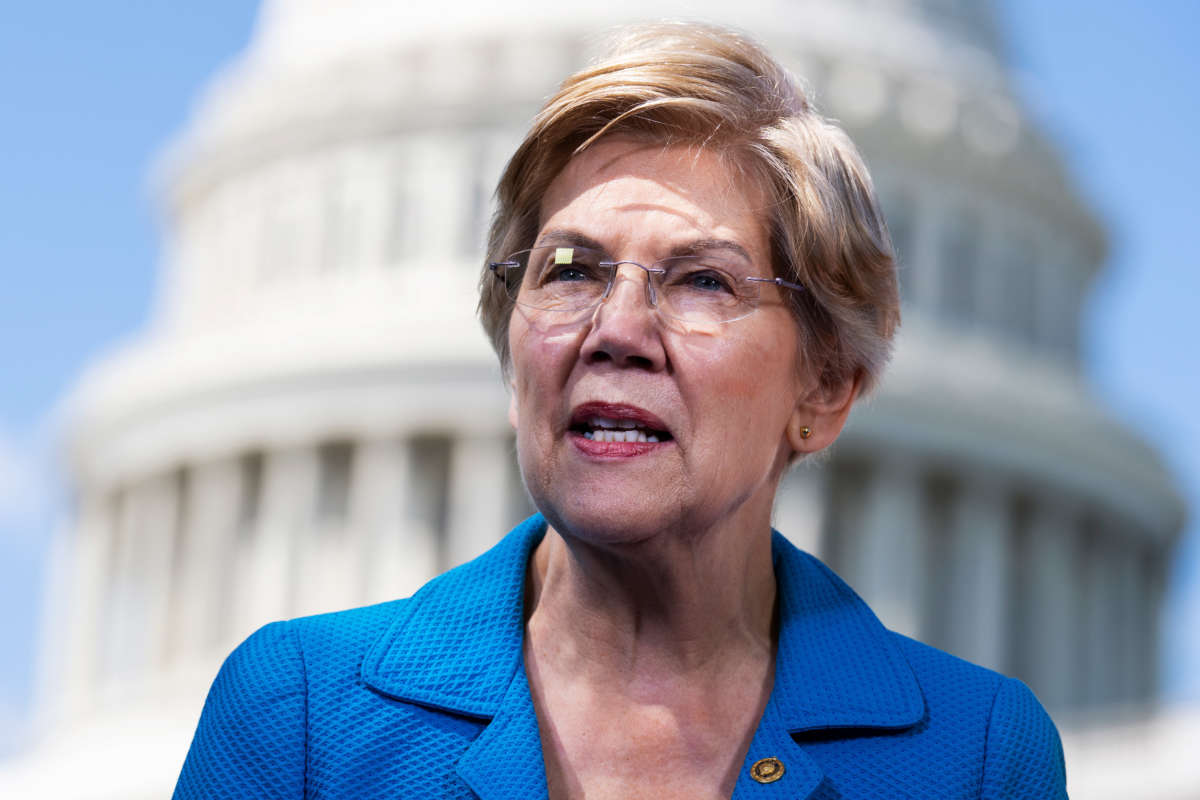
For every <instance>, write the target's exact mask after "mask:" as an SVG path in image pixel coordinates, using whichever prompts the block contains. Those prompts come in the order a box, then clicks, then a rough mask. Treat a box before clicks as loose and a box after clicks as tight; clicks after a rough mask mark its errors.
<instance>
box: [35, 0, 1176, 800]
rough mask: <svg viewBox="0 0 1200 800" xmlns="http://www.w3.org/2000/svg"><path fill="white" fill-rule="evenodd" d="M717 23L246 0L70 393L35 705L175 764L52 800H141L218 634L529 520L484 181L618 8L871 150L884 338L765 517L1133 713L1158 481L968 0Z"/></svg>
mask: <svg viewBox="0 0 1200 800" xmlns="http://www.w3.org/2000/svg"><path fill="white" fill-rule="evenodd" d="M728 9H729V5H728V4H727V3H724V2H722V3H717V2H701V3H695V2H692V3H681V2H666V1H664V0H638V2H636V3H634V2H630V1H629V0H618V1H617V2H608V3H604V4H586V5H579V6H576V5H570V4H563V3H555V2H548V0H513V2H509V3H505V4H495V3H483V2H477V1H476V0H472V1H470V2H458V3H453V4H444V5H443V6H429V5H423V4H408V3H395V2H390V1H389V0H267V2H265V3H264V5H263V7H262V9H261V12H260V17H259V21H258V25H257V29H256V32H255V35H254V37H253V40H252V41H251V43H250V45H249V46H248V48H247V49H246V51H245V52H244V53H242V54H241V56H239V57H238V58H237V60H236V61H234V62H233V63H232V64H230V65H228V66H227V67H226V68H224V69H223V70H222V71H221V72H220V74H219V75H217V76H216V78H215V79H214V80H213V81H212V83H211V85H210V86H209V88H208V90H207V91H206V92H205V94H204V96H203V97H202V98H201V99H200V102H199V103H198V106H197V108H196V111H195V113H194V116H193V118H192V119H191V121H190V122H189V124H188V126H187V127H186V129H185V130H184V131H182V132H181V134H180V135H179V137H178V138H177V140H176V141H175V142H174V143H173V144H172V145H171V147H170V148H169V150H168V151H167V153H166V154H165V155H164V157H163V158H162V159H161V160H160V163H159V165H158V168H157V170H156V173H155V175H156V181H157V185H158V187H159V195H160V197H161V202H162V204H163V207H164V208H165V211H166V214H165V216H166V225H165V232H164V233H165V240H166V247H165V258H164V262H163V264H162V265H161V279H160V288H159V292H158V295H157V299H156V303H155V307H154V309H153V312H152V316H151V321H150V323H149V324H148V326H147V328H146V329H145V331H144V332H143V334H142V335H141V336H140V337H139V338H138V339H136V340H135V341H133V342H132V343H130V344H129V345H128V346H126V347H125V348H124V349H122V350H120V351H119V352H117V353H115V354H113V355H112V356H110V357H108V358H106V359H104V360H102V361H99V362H98V363H96V364H94V365H93V366H92V368H91V369H90V370H89V371H88V372H87V374H86V375H85V376H84V377H83V378H82V380H81V381H80V383H79V385H78V386H77V388H76V391H75V392H74V394H73V396H72V399H71V404H70V406H71V409H72V415H73V416H72V419H73V425H72V433H71V439H70V451H71V463H72V469H73V473H74V482H75V487H76V492H77V497H78V502H77V521H76V525H75V530H74V534H73V538H72V540H71V541H70V542H69V544H68V550H67V552H68V554H69V557H70V558H69V564H70V567H69V570H70V571H69V573H68V574H69V578H68V579H67V580H66V581H64V584H63V592H64V593H65V595H64V597H65V599H64V602H65V606H66V608H68V609H69V616H70V623H69V624H70V628H69V630H70V635H69V636H68V638H67V639H66V644H65V645H64V647H65V651H64V653H63V658H62V659H61V663H63V664H66V665H67V667H66V674H64V675H63V676H61V677H59V678H57V679H56V680H57V685H58V686H59V687H60V689H61V691H60V693H59V697H58V698H57V702H56V706H55V708H56V711H55V718H56V719H57V720H58V722H57V723H56V724H57V725H60V726H62V728H61V729H62V730H76V731H82V730H86V731H88V734H87V735H89V736H93V737H94V736H96V735H103V736H105V737H107V738H108V741H110V742H111V744H110V748H111V749H112V750H113V752H114V753H115V752H116V751H117V750H118V749H121V750H125V749H128V748H133V751H138V750H139V749H140V750H141V751H142V752H150V753H153V754H155V757H159V756H161V757H162V758H163V759H165V760H166V761H167V764H166V765H165V766H164V768H163V769H162V770H160V771H161V772H162V774H161V775H157V776H152V777H153V779H154V780H158V781H159V783H157V784H155V785H153V786H145V785H143V784H144V783H145V781H146V780H147V779H148V778H147V777H146V776H145V775H144V774H143V775H142V776H140V778H139V781H138V785H137V786H132V785H129V786H120V787H116V786H114V787H107V788H106V787H101V786H90V787H80V788H79V789H78V790H79V791H80V792H81V793H79V794H76V795H73V796H77V797H101V796H104V797H107V796H113V797H116V796H122V797H135V796H137V797H140V796H145V797H151V796H162V795H163V794H164V793H165V792H166V791H169V787H170V785H172V782H173V780H174V775H175V774H176V773H177V771H178V766H179V764H180V763H181V761H182V757H183V754H184V752H185V751H186V746H187V742H188V738H189V737H190V733H191V730H192V727H193V726H194V724H195V720H196V717H197V715H198V713H199V709H200V705H201V703H202V699H203V696H204V692H205V690H206V688H207V685H208V683H209V682H210V681H211V679H212V676H213V675H214V674H215V671H216V668H217V666H218V665H219V663H220V659H221V658H222V657H223V656H224V654H225V653H227V652H228V651H229V650H230V648H231V647H232V646H233V645H234V644H236V642H237V641H239V640H240V639H241V638H243V637H244V636H246V635H247V634H249V633H250V632H251V631H253V630H254V629H255V628H257V627H258V626H260V625H262V624H264V623H266V622H268V621H271V620H273V619H279V618H284V617H292V616H297V615H301V614H308V613H315V612H319V611H327V610H333V609H337V608H343V607H348V606H353V605H360V604H364V603H368V602H374V601H377V600H385V599H390V598H393V597H397V596H403V595H405V594H407V593H409V592H411V591H412V590H414V589H415V588H416V587H417V586H419V585H420V584H421V583H422V582H424V581H425V580H426V579H428V578H429V577H431V576H432V575H434V574H436V573H437V572H439V571H442V570H444V569H446V568H448V567H451V566H453V565H455V564H457V563H460V562H461V561H463V560H465V559H467V558H469V557H471V556H473V555H475V554H477V553H479V552H481V551H482V550H483V549H485V548H486V547H488V546H489V545H490V544H491V543H493V542H494V541H496V540H497V539H498V538H499V536H500V535H502V534H503V532H505V531H507V530H508V529H509V527H510V526H511V525H512V524H513V523H514V522H515V521H516V520H518V519H520V518H521V517H522V516H524V515H525V514H527V513H528V512H529V511H530V506H529V501H528V500H527V498H526V496H525V493H524V490H523V487H522V486H521V482H520V477H519V475H518V473H517V470H516V466H515V461H514V445H513V436H512V433H511V431H510V429H509V427H508V423H507V418H506V414H505V410H506V408H507V403H508V400H507V395H506V393H505V387H504V383H503V381H502V380H501V377H500V373H499V368H498V365H497V363H496V358H495V356H494V354H493V353H492V351H491V350H490V348H489V346H488V344H487V342H486V340H485V338H484V335H483V333H482V330H481V329H480V326H479V324H478V322H477V320H476V318H475V313H474V310H475V293H476V290H475V287H476V282H477V280H478V274H479V268H480V265H481V261H482V254H483V248H482V244H483V237H484V232H485V228H486V225H487V221H488V218H489V213H490V212H489V209H490V202H491V192H492V189H493V187H494V185H495V182H496V180H497V178H498V176H499V174H500V170H501V169H502V167H503V164H504V162H505V160H506V158H507V157H508V155H509V154H510V153H511V152H512V150H513V149H514V147H515V145H516V143H517V142H518V141H519V139H520V137H521V135H522V134H523V132H524V129H525V127H526V125H527V123H528V121H529V119H530V118H531V117H532V115H533V114H534V113H535V112H536V110H537V108H538V107H539V106H540V104H541V102H542V101H543V100H544V99H545V98H546V97H547V96H548V94H549V93H550V92H551V91H552V90H553V88H554V82H555V81H557V80H559V79H561V78H562V77H564V76H566V75H567V74H568V73H569V72H570V71H572V70H573V69H574V68H576V67H578V66H581V65H582V64H583V63H585V62H586V61H587V59H588V58H589V57H590V56H591V55H592V54H593V53H594V52H595V51H596V49H597V47H598V46H599V45H600V44H601V42H602V38H603V33H604V32H605V31H606V30H608V29H610V28H611V27H612V26H613V25H615V24H617V23H619V22H624V21H630V20H636V19H655V18H681V17H682V18H689V19H707V20H713V21H718V22H726V23H733V24H735V25H736V26H737V27H739V28H742V29H744V30H746V31H748V32H749V33H750V34H751V35H753V36H755V37H756V38H757V39H759V40H760V41H762V42H763V43H764V44H765V45H766V46H767V47H768V49H770V50H771V51H772V53H773V54H775V55H776V56H777V57H779V58H780V59H781V60H782V61H784V62H785V63H786V64H788V65H789V66H791V67H792V68H793V69H794V71H795V72H796V73H797V74H798V75H800V76H801V77H802V78H803V79H804V80H805V81H806V83H807V84H808V85H809V86H810V87H811V91H812V94H813V97H814V99H815V102H816V105H817V106H818V108H819V109H820V110H821V111H822V112H823V113H825V114H826V115H829V116H832V117H834V118H836V119H838V120H840V121H841V122H842V123H843V124H844V125H845V127H846V128H847V130H848V131H849V133H850V135H851V137H852V138H853V139H854V140H855V142H856V143H857V144H858V145H859V147H860V148H861V149H862V150H863V152H864V155H865V157H866V160H867V162H868V164H869V166H870V169H871V172H872V175H873V176H874V178H875V180H876V184H877V186H878V188H879V192H880V196H881V197H882V199H883V203H884V206H885V212H886V215H887V219H888V222H889V226H890V228H891V230H892V232H893V235H894V238H895V241H896V244H897V248H898V252H899V256H900V266H901V284H902V294H903V299H904V322H903V328H902V333H901V335H900V338H899V341H898V345H897V350H896V356H895V358H894V361H893V363H892V365H891V367H890V368H889V370H888V372H887V373H886V374H885V376H884V378H883V382H882V385H881V387H880V389H879V391H878V392H877V394H876V396H875V397H874V398H873V399H872V400H871V401H870V402H869V403H868V404H865V405H863V406H861V407H860V408H858V409H856V411H855V413H854V415H853V417H852V419H851V423H850V425H849V427H848V429H847V431H846V432H845V434H844V435H843V437H842V439H841V440H839V442H838V444H837V445H836V446H835V448H834V451H833V452H832V454H831V455H830V457H829V458H828V459H827V460H825V461H824V462H823V463H821V464H815V465H809V464H802V465H801V466H800V467H798V468H797V469H795V470H793V471H792V473H790V474H789V475H788V476H787V477H786V478H785V481H784V486H783V488H782V490H781V492H780V497H779V501H778V506H777V509H776V517H775V524H776V527H778V528H779V529H780V530H781V531H782V532H783V533H785V534H786V535H788V536H789V537H790V538H792V539H793V540H794V541H795V542H797V544H799V545H800V546H802V547H804V548H805V549H807V550H809V551H811V552H813V553H815V554H816V555H818V556H819V557H821V558H823V559H824V560H826V561H827V562H828V563H829V564H830V565H831V566H833V567H834V569H836V570H837V571H838V572H839V573H840V574H842V575H843V577H845V578H846V579H847V581H848V582H849V583H850V584H851V585H852V586H854V587H855V588H856V589H857V590H858V591H859V592H860V593H861V594H862V595H863V596H864V598H865V599H866V600H867V601H868V602H869V603H870V604H871V605H872V607H873V608H874V609H875V610H876V611H877V613H878V614H879V616H880V617H881V619H882V620H883V621H884V623H885V624H887V625H888V626H889V627H892V628H894V629H896V630H899V631H901V632H903V633H906V634H908V635H911V636H914V637H916V638H919V639H922V640H924V641H927V642H929V643H931V644H933V645H935V646H938V647H941V648H943V649H946V650H949V651H950V652H953V653H955V654H958V655H961V656H962V657H964V658H968V659H970V660H973V661H976V662H978V663H982V664H984V665H986V666H990V667H993V668H995V669H998V670H1001V671H1003V672H1006V673H1008V674H1012V675H1016V676H1017V677H1020V678H1022V679H1023V680H1025V681H1026V682H1027V683H1028V684H1029V685H1030V686H1031V687H1032V688H1033V689H1034V690H1035V692H1037V694H1038V696H1039V697H1040V698H1041V699H1042V701H1043V702H1044V703H1045V704H1046V705H1047V706H1048V707H1049V709H1050V710H1051V712H1052V713H1053V714H1055V716H1056V717H1057V718H1059V719H1060V720H1061V719H1064V718H1069V717H1071V715H1073V714H1078V713H1084V712H1093V711H1095V710H1096V709H1104V708H1115V707H1120V708H1139V707H1145V706H1148V705H1150V704H1152V703H1153V700H1154V698H1155V696H1156V691H1157V688H1156V685H1155V676H1156V675H1157V672H1158V665H1157V657H1158V655H1157V654H1158V648H1157V641H1158V619H1159V616H1160V608H1161V602H1162V593H1163V588H1164V581H1165V570H1166V568H1167V565H1168V563H1169V559H1170V557H1171V554H1172V549H1173V546H1174V543H1175V540H1176V538H1177V536H1178V533H1179V530H1180V527H1181V522H1182V513H1183V512H1182V503H1181V500H1180V498H1179V496H1178V494H1177V493H1176V491H1175V490H1174V488H1173V486H1172V483H1171V481H1170V479H1169V477H1168V476H1167V474H1166V473H1165V471H1164V468H1163V466H1162V463H1161V461H1160V459H1159V457H1158V455H1157V454H1156V453H1154V452H1153V451H1152V450H1151V449H1149V448H1148V446H1147V445H1146V444H1145V443H1144V441H1143V440H1142V439H1141V438H1140V436H1139V434H1138V432H1137V431H1136V430H1133V429H1131V428H1129V427H1127V426H1126V425H1124V424H1122V423H1121V422H1120V421H1118V420H1116V419H1114V418H1113V417H1112V416H1111V415H1110V414H1109V413H1108V412H1107V411H1106V410H1105V409H1104V408H1103V407H1102V406H1100V405H1099V404H1098V402H1097V400H1096V399H1095V397H1094V395H1093V394H1092V392H1091V391H1090V389H1089V387H1088V386H1087V384H1086V382H1085V381H1084V379H1083V378H1082V376H1081V370H1080V344H1079V331H1080V320H1079V316H1080V310H1081V306H1082V304H1083V302H1084V299H1085V297H1086V295H1087V293H1088V291H1089V287H1090V286H1091V284H1092V282H1093V280H1094V278H1095V276H1096V274H1097V272H1098V270H1099V269H1100V267H1101V264H1102V262H1103V259H1104V257H1105V250H1106V245H1105V233H1104V228H1103V226H1102V225H1101V224H1100V223H1099V221H1098V220H1097V219H1096V217H1095V215H1094V214H1093V213H1092V211H1091V210H1090V209H1089V208H1088V206H1087V205H1086V203H1084V202H1083V201H1082V200H1081V198H1080V196H1079V194H1078V192H1077V189H1076V188H1075V186H1074V184H1073V183H1072V182H1071V180H1070V179H1069V177H1068V175H1067V174H1066V173H1065V169H1064V166H1063V164H1062V161H1061V159H1060V157H1059V155H1058V154H1057V153H1056V152H1055V150H1054V148H1053V147H1052V146H1051V145H1050V144H1049V143H1048V142H1047V141H1046V140H1045V138H1044V137H1043V135H1042V134H1041V133H1040V132H1039V130H1038V128H1037V126H1036V125H1035V124H1034V123H1033V122H1032V121H1031V120H1030V118H1029V117H1028V115H1027V112H1026V110H1025V108H1024V107H1023V106H1022V104H1021V103H1020V101H1019V100H1018V99H1017V98H1016V97H1015V96H1014V92H1013V87H1012V85H1011V76H1010V74H1009V65H1008V64H1007V62H1006V56H1005V53H1006V50H1005V46H1004V43H1003V39H1002V36H1001V32H1000V30H999V27H998V25H997V22H996V20H995V19H994V10H993V8H992V4H991V3H990V2H986V1H985V0H853V1H848V0H752V1H750V2H743V3H740V4H738V9H737V13H736V15H733V14H731V13H730V12H729V10H728ZM79 735H83V734H79ZM121 737H125V738H124V739H122V738H121ZM138 737H141V738H138ZM151 740H153V743H151ZM118 743H119V744H118ZM147 748H149V749H147ZM113 757H114V758H116V757H117V756H115V755H114V756H113ZM143 760H145V759H143ZM83 774H86V772H85V773H83ZM101 783H102V782H101ZM89 792H90V793H89Z"/></svg>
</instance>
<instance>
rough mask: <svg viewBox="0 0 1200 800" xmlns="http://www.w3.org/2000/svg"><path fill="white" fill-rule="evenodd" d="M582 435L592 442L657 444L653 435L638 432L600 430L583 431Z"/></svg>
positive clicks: (656, 438)
mask: <svg viewBox="0 0 1200 800" xmlns="http://www.w3.org/2000/svg"><path fill="white" fill-rule="evenodd" d="M583 435H584V437H585V438H588V439H591V440H592V441H594V442H642V443H648V444H654V443H657V442H658V437H657V436H655V435H654V434H652V433H646V432H645V431H639V430H628V431H614V430H605V429H603V428H601V429H599V430H594V431H584V432H583Z"/></svg>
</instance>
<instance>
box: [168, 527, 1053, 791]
mask: <svg viewBox="0 0 1200 800" xmlns="http://www.w3.org/2000/svg"><path fill="white" fill-rule="evenodd" d="M545 527H546V523H545V521H544V520H543V519H542V518H541V517H536V516H535V517H532V518H530V519H529V520H526V521H525V522H524V523H522V524H521V525H519V526H518V527H517V528H516V529H515V530H513V531H512V533H510V534H509V535H508V536H507V537H506V538H505V539H504V540H503V541H501V542H500V543H499V544H498V545H497V546H496V547H494V548H493V549H492V550H490V551H489V552H487V553H485V554H484V555H482V556H480V557H479V558H477V559H475V560H474V561H472V562H470V563H468V564H464V565H463V566H461V567H459V568H457V569H455V570H452V571H450V572H448V573H446V574H445V575H442V576H441V577H439V578H437V579H435V580H433V581H431V582H430V583H429V584H427V585H426V586H425V587H424V588H422V589H421V590H420V591H419V592H417V593H416V594H415V595H413V596H412V597H411V598H409V599H406V600H396V601H393V602H390V603H384V604H381V605H376V606H369V607H367V608H360V609H355V610H352V611H343V612H339V613H335V614H325V615H321V616H315V617H308V618H305V619H296V620H291V621H288V622H276V623H272V624H270V625H267V626H266V627H264V628H262V629H261V630H259V631H258V632H257V633H255V634H253V635H252V636H251V637H250V638H249V639H247V640H246V641H245V642H244V643H242V644H241V645H240V646H239V647H238V648H237V649H236V650H235V651H234V652H233V654H232V655H230V656H229V658H228V659H227V660H226V662H225V664H224V666H222V668H221V671H220V674H218V675H217V679H216V681H215V682H214V683H213V686H212V690H211V691H210V693H209V696H208V701H207V702H206V703H205V706H204V711H203V714H202V715H201V718H200V724H199V726H198V728H197V729H196V736H195V739H194V741H193V742H192V747H191V750H190V752H189V753H188V755H187V760H186V762H185V763H184V765H183V772H182V774H181V775H180V778H179V783H178V785H177V786H176V789H175V798H176V799H177V800H188V798H272V799H273V800H278V799H279V798H374V797H394V798H483V800H508V799H510V798H511V799H512V800H517V799H518V798H519V799H520V800H527V798H539V797H543V798H544V797H545V796H546V776H545V768H544V764H543V761H542V746H541V741H540V740H539V737H538V727H537V719H536V717H535V715H534V708H533V702H532V700H531V698H530V694H529V685H528V683H527V681H526V677H525V669H524V664H523V661H522V647H521V644H522V637H523V631H524V620H523V616H524V586H525V572H526V567H527V564H528V561H529V556H530V553H531V552H532V551H533V548H534V547H535V546H536V545H537V543H538V542H539V541H540V540H541V538H542V535H543V534H544V532H545ZM772 546H773V557H774V561H775V576H776V579H777V581H778V608H779V615H780V630H779V649H778V656H777V662H776V667H775V684H774V688H773V689H772V691H771V697H770V699H769V701H768V702H767V707H766V710H765V712H764V713H763V717H762V720H761V721H760V722H759V725H758V729H757V731H756V732H755V734H754V739H753V741H752V742H751V744H750V752H749V753H747V755H746V761H745V766H744V768H743V769H742V772H741V775H740V777H739V778H738V782H737V786H736V788H735V789H734V794H733V796H734V798H771V799H773V800H774V799H778V800H783V798H787V799H788V800H795V799H796V798H809V799H810V800H834V798H846V799H847V800H848V799H849V798H887V799H888V800H892V799H893V798H920V800H934V798H1027V799H1028V800H1052V799H1053V798H1065V797H1066V796H1067V795H1066V789H1065V776H1064V771H1063V757H1062V748H1061V745H1060V744H1059V739H1058V733H1057V731H1056V730H1055V728H1054V724H1053V723H1052V722H1051V721H1050V718H1049V717H1048V716H1047V715H1046V712H1045V711H1044V710H1043V709H1042V707H1041V705H1039V703H1038V701H1037V700H1036V699H1035V698H1034V696H1033V694H1032V693H1031V692H1030V691H1029V689H1027V688H1026V687H1025V685H1024V684H1022V683H1020V682H1019V681H1016V680H1012V679H1010V678H1005V677H1003V676H1001V675H997V674H996V673H994V672H990V671H988V670H985V669H982V668H980V667H976V666H974V665H972V664H968V663H966V662H964V661H961V660H959V659H957V658H954V657H953V656H950V655H947V654H945V653H942V652H940V651H938V650H934V649H933V648H930V647H927V646H925V645H922V644H920V643H918V642H915V641H913V640H911V639H907V638H905V637H903V636H900V635H898V634H895V633H892V632H890V631H888V630H886V629H885V628H884V627H883V625H881V624H880V622H879V620H878V619H876V617H875V615H874V614H872V613H871V611H870V609H868V608H867V606H866V605H865V604H864V603H863V602H862V600H860V599H859V598H858V596H857V595H855V594H854V592H852V591H851V590H850V589H849V588H848V587H847V586H846V585H845V584H844V583H843V582H842V581H841V580H840V579H839V578H838V577H837V576H836V575H834V574H833V573H832V572H831V571H830V570H829V569H828V568H827V567H825V566H824V565H823V564H821V563H820V562H819V561H817V560H816V559H815V558H813V557H812V556H809V555H807V554H806V553H803V552H801V551H800V550H797V549H796V548H795V547H793V546H792V545H791V544H790V543H789V542H788V541H787V540H786V539H784V538H783V537H782V536H780V535H779V534H778V533H776V534H775V535H774V541H773V545H772ZM767 757H773V758H776V759H778V760H779V761H780V762H782V764H783V767H784V773H783V776H782V778H780V779H779V780H777V781H775V782H773V783H765V784H764V783H758V782H756V781H755V780H753V779H752V778H751V776H750V767H751V765H752V764H754V763H755V762H756V761H758V760H759V759H762V758H767Z"/></svg>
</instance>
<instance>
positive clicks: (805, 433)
mask: <svg viewBox="0 0 1200 800" xmlns="http://www.w3.org/2000/svg"><path fill="white" fill-rule="evenodd" d="M810 436H812V428H810V427H808V426H807V425H805V426H804V427H803V428H801V429H800V438H801V439H807V438H808V437H810Z"/></svg>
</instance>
